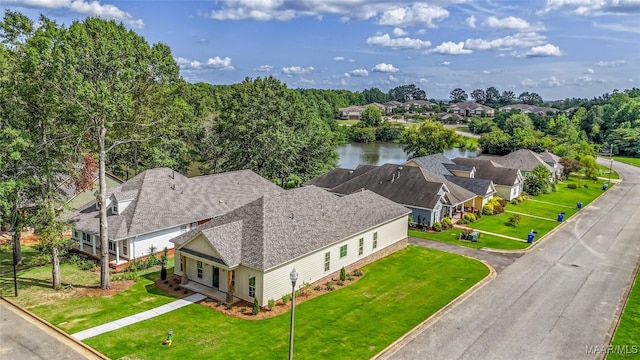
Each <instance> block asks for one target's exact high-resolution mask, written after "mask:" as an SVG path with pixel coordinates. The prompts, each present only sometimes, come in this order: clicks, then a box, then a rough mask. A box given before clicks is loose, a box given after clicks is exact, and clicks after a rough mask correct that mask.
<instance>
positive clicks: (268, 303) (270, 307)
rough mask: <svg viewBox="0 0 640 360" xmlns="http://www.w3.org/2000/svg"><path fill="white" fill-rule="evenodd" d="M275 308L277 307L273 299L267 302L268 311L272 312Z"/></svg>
mask: <svg viewBox="0 0 640 360" xmlns="http://www.w3.org/2000/svg"><path fill="white" fill-rule="evenodd" d="M274 306H276V301H275V300H273V299H269V300H268V301H267V309H269V310H271V309H273V307H274Z"/></svg>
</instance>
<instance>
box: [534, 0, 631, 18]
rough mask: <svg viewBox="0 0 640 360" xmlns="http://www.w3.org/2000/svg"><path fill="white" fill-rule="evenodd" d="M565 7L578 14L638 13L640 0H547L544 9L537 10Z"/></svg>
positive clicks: (541, 12) (552, 9)
mask: <svg viewBox="0 0 640 360" xmlns="http://www.w3.org/2000/svg"><path fill="white" fill-rule="evenodd" d="M560 9H567V10H569V11H571V12H572V13H574V14H578V15H604V14H637V13H640V1H638V0H547V3H546V4H545V7H544V9H542V10H541V11H539V12H538V13H540V14H545V13H548V12H551V11H556V10H560Z"/></svg>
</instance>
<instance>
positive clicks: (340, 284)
mask: <svg viewBox="0 0 640 360" xmlns="http://www.w3.org/2000/svg"><path fill="white" fill-rule="evenodd" d="M336 284H338V286H342V285H344V281H342V280H339V281H338V282H336Z"/></svg>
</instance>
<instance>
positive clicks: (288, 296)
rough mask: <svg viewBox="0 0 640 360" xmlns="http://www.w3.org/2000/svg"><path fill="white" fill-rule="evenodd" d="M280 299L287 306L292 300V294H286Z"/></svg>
mask: <svg viewBox="0 0 640 360" xmlns="http://www.w3.org/2000/svg"><path fill="white" fill-rule="evenodd" d="M280 299H281V300H282V303H283V304H285V305H287V303H288V302H289V300H291V294H284V295H282V297H281V298H280Z"/></svg>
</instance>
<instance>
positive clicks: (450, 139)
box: [400, 120, 462, 159]
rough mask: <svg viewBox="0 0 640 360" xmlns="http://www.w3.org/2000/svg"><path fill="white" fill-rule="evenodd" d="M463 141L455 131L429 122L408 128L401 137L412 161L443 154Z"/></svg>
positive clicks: (437, 123) (401, 143) (401, 142)
mask: <svg viewBox="0 0 640 360" xmlns="http://www.w3.org/2000/svg"><path fill="white" fill-rule="evenodd" d="M461 140H462V137H461V136H460V135H458V134H456V132H455V130H454V129H448V128H445V127H444V125H442V123H440V122H435V121H431V120H427V121H425V122H423V123H422V124H420V125H418V126H417V127H415V126H414V127H410V128H407V129H406V130H405V131H404V133H402V136H401V137H400V145H401V146H402V149H403V150H404V152H406V153H407V155H408V158H409V159H410V158H414V157H418V156H426V155H431V154H438V153H441V152H443V151H444V150H445V149H448V148H450V147H452V146H453V145H454V144H456V143H458V142H461Z"/></svg>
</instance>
